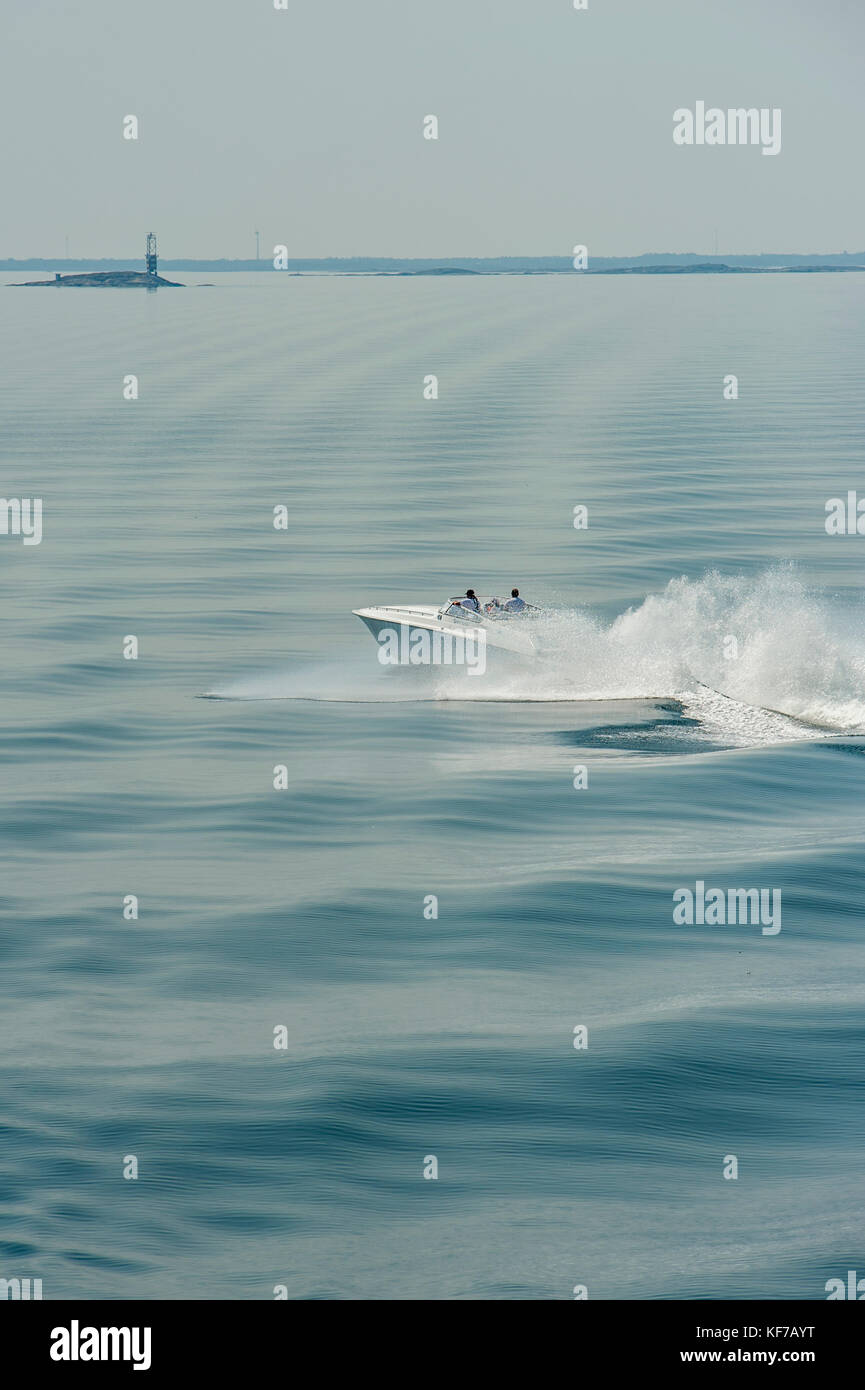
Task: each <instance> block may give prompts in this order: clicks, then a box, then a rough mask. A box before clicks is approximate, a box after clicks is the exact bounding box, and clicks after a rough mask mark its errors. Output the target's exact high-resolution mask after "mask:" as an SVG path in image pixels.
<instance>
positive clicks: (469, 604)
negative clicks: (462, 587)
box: [454, 589, 481, 613]
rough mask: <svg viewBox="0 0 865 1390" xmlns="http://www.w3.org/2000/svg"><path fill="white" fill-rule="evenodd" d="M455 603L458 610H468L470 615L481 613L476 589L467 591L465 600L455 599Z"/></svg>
mask: <svg viewBox="0 0 865 1390" xmlns="http://www.w3.org/2000/svg"><path fill="white" fill-rule="evenodd" d="M454 602H455V604H456V606H457V607H458V608H467V609H468V610H469V612H470V613H480V611H481V606H480V604H479V603H478V600H477V595H476V594H475V591H474V589H466V596H465V598H458V599H455V600H454Z"/></svg>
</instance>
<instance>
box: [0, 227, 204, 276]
mask: <svg viewBox="0 0 865 1390" xmlns="http://www.w3.org/2000/svg"><path fill="white" fill-rule="evenodd" d="M156 265H157V260H156V237H155V236H154V235H153V233H152V232H148V234H147V245H146V248H145V251H144V269H143V270H88V271H85V272H83V273H82V274H80V275H61V274H60V272H59V271H55V274H54V279H53V280H25V281H24V282H23V284H22V285H21V286H20V288H21V289H27V288H29V287H31V286H37V287H38V286H43V285H51V286H53V288H54V289H60V288H65V287H66V286H67V285H69V286H71V287H72V288H77V287H79V286H88V285H89V286H90V287H91V288H97V289H98V288H102V289H110V290H119V289H126V288H127V287H131V288H134V289H146V290H155V289H157V288H158V287H159V286H160V285H164V286H167V287H169V288H171V289H179V290H182V289H184V288H185V286H183V285H181V284H180V282H179V281H178V280H164V279H163V278H162V276H161V275H157V273H156Z"/></svg>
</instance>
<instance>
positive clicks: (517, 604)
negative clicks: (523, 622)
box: [502, 589, 529, 613]
mask: <svg viewBox="0 0 865 1390" xmlns="http://www.w3.org/2000/svg"><path fill="white" fill-rule="evenodd" d="M502 606H503V608H504V610H505V612H506V613H525V611H526V609H527V608H528V606H529V605H528V604H527V603H526V601H525V599H524V598H520V591H519V589H511V596H510V598H509V599H508V601H507V603H505V604H503V605H502Z"/></svg>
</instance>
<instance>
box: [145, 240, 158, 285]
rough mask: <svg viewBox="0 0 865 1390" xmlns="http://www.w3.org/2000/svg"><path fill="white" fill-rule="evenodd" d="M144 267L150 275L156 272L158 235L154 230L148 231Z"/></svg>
mask: <svg viewBox="0 0 865 1390" xmlns="http://www.w3.org/2000/svg"><path fill="white" fill-rule="evenodd" d="M144 267H145V270H146V271H147V274H148V275H155V274H156V237H155V236H154V234H153V232H148V233H147V250H146V252H145V254H144Z"/></svg>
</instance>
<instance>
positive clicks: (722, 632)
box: [209, 566, 865, 744]
mask: <svg viewBox="0 0 865 1390" xmlns="http://www.w3.org/2000/svg"><path fill="white" fill-rule="evenodd" d="M533 630H534V631H535V632H536V633H537V638H538V644H539V648H540V651H539V654H538V656H537V657H536V658H535V659H533V660H531V661H523V660H521V659H519V658H513V659H511V658H510V657H509V656H508V654H507V653H498V652H496V653H493V654H491V656H490V659H489V661H488V663H487V669H486V671H485V672H484V673H483V674H482V675H480V674H470V673H469V672H467V671H466V670H465V669H454V668H447V667H433V668H386V667H382V666H380V665H379V664H378V662H377V660H376V649H375V647H374V645H373V644H371V643H370V642H369V638H368V637H366V638H365V639H364V640H365V642H366V646H365V647H364V648H363V655H360V649H359V654H358V656H357V658H356V659H355V661H354V663H353V664H346V663H345V662H344V661H341V662H340V663H338V664H336V663H331V662H325V663H321V664H320V665H318V666H313V667H307V668H305V669H303V670H294V671H292V672H287V673H286V672H283V673H272V674H270V675H264V674H263V675H260V676H257V677H250V678H247V679H245V680H241V681H238V682H236V683H234V684H232V685H230V686H226V687H224V688H222V689H220V690H215V691H211V692H209V693H210V694H211V696H214V697H221V698H227V699H235V700H237V699H246V700H276V699H295V700H316V701H320V700H335V701H341V702H372V703H379V702H390V701H418V700H435V701H504V702H514V703H516V702H524V701H541V702H545V703H546V702H553V701H556V702H563V701H566V702H583V701H596V702H601V703H604V702H608V701H614V700H655V699H671V698H672V699H676V700H678V701H679V702H680V703H681V705H682V707H683V709H684V711H685V713H686V715H687V716H689V717H690V718H691V719H692V720H693V719H696V720H698V721H699V723H700V725H701V726H702V727H703V728H704V729H705V731H706V733H707V735H715V736H717V737H718V738H719V739H720V738H723V740H724V741H725V742H728V743H729V742H734V743H746V744H747V743H751V742H755V743H765V742H777V741H787V740H791V739H803V738H820V737H826V736H827V735H837V734H838V733H847V734H860V733H865V609H863V608H862V607H861V606H860V607H858V608H857V609H856V610H855V611H850V610H849V608H848V609H846V610H845V609H843V608H841V607H840V605H838V604H835V603H833V601H832V600H831V599H829V598H827V597H826V596H821V595H818V594H815V593H812V592H811V591H809V590H808V589H807V588H806V587H805V585H803V584H802V582H801V580H800V579H799V578H798V577H797V576H796V574H795V572H794V570H793V568H792V567H790V566H780V567H776V568H772V569H770V570H767V571H765V572H764V573H762V574H760V575H757V576H732V577H731V576H724V575H719V574H716V573H710V574H707V575H704V576H703V577H702V578H701V579H699V580H689V579H685V578H682V579H674V580H671V581H670V583H669V584H668V585H667V587H666V588H665V589H664V590H663V592H662V593H659V594H653V595H650V596H649V597H648V598H646V599H645V600H644V601H643V602H642V603H641V604H639V605H638V606H636V607H634V608H631V609H628V611H627V612H625V613H622V614H621V615H620V616H619V617H617V618H615V619H614V620H613V621H612V622H609V623H604V622H602V621H601V620H599V619H598V618H597V617H595V616H593V615H592V614H591V613H589V612H588V611H586V610H584V609H573V608H553V609H549V610H547V611H546V612H545V614H544V616H543V617H542V618H541V619H539V620H538V621H537V623H536V624H535V625H534V628H533Z"/></svg>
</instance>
